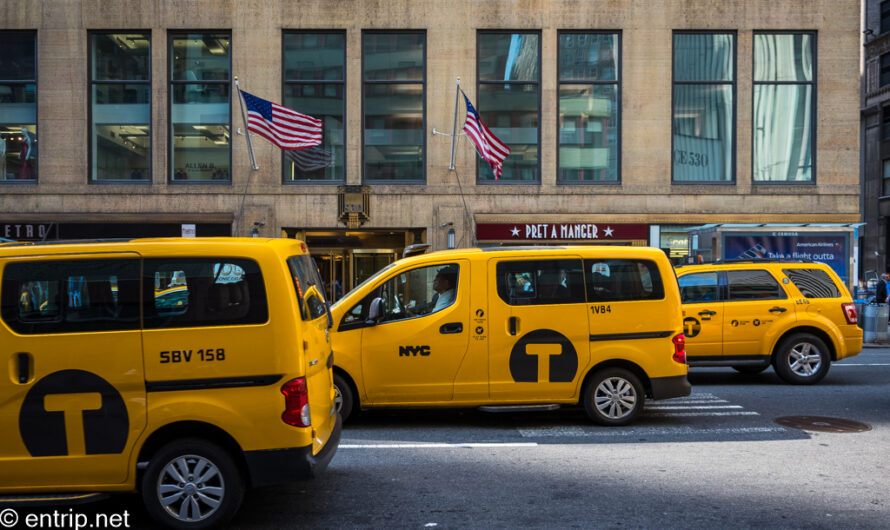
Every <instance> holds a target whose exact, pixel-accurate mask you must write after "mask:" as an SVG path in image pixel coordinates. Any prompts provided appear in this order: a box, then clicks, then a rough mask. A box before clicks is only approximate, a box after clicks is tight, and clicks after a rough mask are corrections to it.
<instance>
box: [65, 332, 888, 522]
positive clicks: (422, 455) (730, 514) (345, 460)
mask: <svg viewBox="0 0 890 530" xmlns="http://www.w3.org/2000/svg"><path fill="white" fill-rule="evenodd" d="M690 381H691V382H692V384H693V394H692V395H691V396H690V397H688V398H681V399H675V400H667V401H662V402H658V403H650V404H649V406H648V407H647V409H646V411H645V413H644V415H643V416H642V417H641V419H640V420H639V421H638V422H637V423H635V424H634V425H632V426H630V427H622V428H606V427H599V426H596V425H593V424H591V423H590V422H589V421H588V420H587V418H586V416H585V415H584V414H583V412H582V411H580V410H571V409H563V410H560V411H557V412H551V413H525V414H506V415H505V414H489V413H482V412H478V411H475V410H469V411H467V410H464V411H453V410H449V411H428V410H427V411H379V412H367V413H364V414H363V415H362V416H360V417H359V418H358V420H357V421H355V422H353V423H351V424H349V425H348V426H347V428H346V429H345V430H344V436H343V439H342V442H341V446H340V449H339V451H338V453H337V455H336V457H335V458H334V460H333V462H332V464H331V466H330V468H329V469H328V470H327V472H326V473H325V474H324V475H323V476H322V477H320V478H319V479H316V480H315V481H312V482H304V483H299V484H294V485H290V486H286V487H280V488H265V489H261V490H255V491H253V492H250V493H249V494H248V495H247V497H246V498H245V501H244V505H243V506H242V509H241V511H240V512H239V514H238V515H237V516H236V518H235V520H234V522H233V525H232V527H234V528H298V527H299V528H338V529H339V528H418V529H423V528H437V529H440V528H486V529H487V528H717V527H723V528H751V527H764V528H808V529H810V528H826V529H828V528H830V529H837V528H890V500H888V497H890V478H888V474H890V460H888V455H890V348H880V349H876V348H867V349H865V350H864V351H863V353H861V354H860V355H858V356H857V357H854V358H852V359H848V360H845V361H842V362H839V363H835V364H833V365H832V367H831V371H830V373H829V374H828V376H827V377H826V379H825V380H823V381H822V383H820V384H819V385H816V386H812V387H802V386H789V385H785V384H783V383H782V382H781V381H780V380H779V378H778V377H777V376H776V375H775V374H774V373H773V371H772V369H770V370H767V371H766V372H764V373H762V374H758V375H741V374H737V373H735V372H734V371H732V370H731V369H724V368H700V369H693V371H692V372H691V373H690ZM786 416H825V417H832V418H840V419H845V420H853V421H856V422H862V423H864V424H866V425H867V426H868V427H870V430H867V431H865V432H856V433H826V432H816V431H810V430H800V429H797V428H791V427H785V426H783V425H780V424H779V423H777V422H776V421H775V419H776V418H779V417H786ZM817 427H818V425H817ZM75 510H77V511H82V512H88V513H91V514H92V513H96V512H102V513H112V514H113V513H122V512H124V511H126V512H127V513H128V514H129V520H130V522H131V526H132V527H148V526H150V524H149V522H148V517H147V515H146V514H145V512H144V510H143V509H142V508H141V505H140V504H139V500H138V498H136V497H135V496H122V497H116V498H113V499H111V500H108V501H103V502H101V503H97V504H94V505H92V506H90V507H76V508H75Z"/></svg>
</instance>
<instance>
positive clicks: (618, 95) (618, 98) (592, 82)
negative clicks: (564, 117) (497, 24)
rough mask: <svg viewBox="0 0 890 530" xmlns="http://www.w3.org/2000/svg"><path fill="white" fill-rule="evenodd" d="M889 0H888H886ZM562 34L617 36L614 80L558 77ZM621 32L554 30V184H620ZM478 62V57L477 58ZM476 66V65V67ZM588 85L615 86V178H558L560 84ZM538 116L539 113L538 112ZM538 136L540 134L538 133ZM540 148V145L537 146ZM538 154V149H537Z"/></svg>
mask: <svg viewBox="0 0 890 530" xmlns="http://www.w3.org/2000/svg"><path fill="white" fill-rule="evenodd" d="M888 1H890V0H888ZM563 35H615V36H616V37H617V38H618V45H617V63H618V68H617V70H618V71H617V73H616V75H615V80H614V81H596V80H590V79H585V80H573V81H562V80H560V78H559V65H560V64H562V63H561V60H562V55H561V53H560V49H561V48H560V46H559V38H560V37H561V36H563ZM622 38H623V32H622V31H621V30H605V29H598V30H581V29H561V30H557V32H556V184H557V186H587V185H592V186H620V185H621V159H622V150H621V144H622V142H621V140H622V134H623V128H622V122H623V117H622V104H621V80H622V76H623V72H624V63H623V60H624V56H623V55H622V46H623V40H622ZM477 63H478V59H477ZM477 68H478V67H477ZM564 84H565V85H585V84H586V85H590V86H591V87H595V86H601V85H614V86H615V94H616V95H615V99H616V101H615V103H616V105H617V107H618V108H617V110H616V119H617V120H618V124H617V125H618V135H617V136H618V141H617V142H616V145H615V149H616V154H617V158H616V167H615V173H616V177H617V178H616V179H615V180H605V181H597V180H590V181H588V180H580V181H578V180H564V179H562V178H560V166H559V151H560V146H561V143H560V141H559V131H560V127H559V94H560V89H561V88H562V85H564ZM539 117H540V113H539ZM539 136H540V135H539ZM538 144H540V138H538ZM539 149H540V147H539ZM539 155H540V151H539ZM538 163H539V165H540V156H539V157H538Z"/></svg>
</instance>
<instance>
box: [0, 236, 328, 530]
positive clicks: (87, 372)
mask: <svg viewBox="0 0 890 530" xmlns="http://www.w3.org/2000/svg"><path fill="white" fill-rule="evenodd" d="M318 285H320V279H319V277H318V272H317V269H316V267H315V265H314V263H313V262H312V260H311V258H310V256H309V253H308V250H307V248H306V245H305V244H303V243H301V242H299V241H295V240H287V239H252V238H243V239H238V238H196V239H180V238H177V239H142V240H132V241H120V242H101V241H99V242H81V243H63V242H60V243H54V244H16V243H12V244H6V245H3V246H2V247H0V356H2V365H3V366H5V367H6V369H5V370H4V375H3V376H2V377H0V431H2V432H3V433H4V435H3V436H0V505H3V504H4V503H8V502H13V501H14V502H16V503H22V502H28V501H29V500H32V499H33V500H39V499H41V498H45V497H46V495H45V493H49V492H52V493H57V494H62V495H57V496H56V498H57V499H59V500H64V499H65V495H64V494H70V496H72V498H73V497H74V496H77V497H78V498H83V497H84V495H83V492H127V491H137V490H139V491H141V493H142V497H143V500H144V502H145V505H146V508H147V510H148V512H149V513H150V514H151V515H152V516H153V517H154V518H156V519H157V520H158V521H160V522H161V523H163V524H166V525H168V526H172V527H179V528H205V527H209V526H215V525H219V524H221V523H223V522H225V521H227V520H228V519H229V518H231V517H232V516H233V515H234V513H235V512H236V511H237V509H238V507H239V505H240V503H241V499H242V496H243V492H244V489H245V487H248V486H251V487H254V486H263V485H268V484H276V483H280V482H286V481H291V480H294V479H302V478H309V477H312V476H314V475H315V474H317V473H319V472H321V471H322V470H323V469H324V468H325V467H326V466H327V464H328V462H329V461H330V460H331V458H332V457H333V455H334V453H335V452H336V448H337V445H338V443H339V439H340V424H341V423H340V422H341V420H340V417H339V415H338V414H336V408H335V406H334V397H335V392H334V388H333V379H332V371H331V366H332V364H333V361H332V352H331V347H330V342H329V337H328V327H329V325H330V324H329V323H330V316H329V312H328V307H327V304H326V303H325V301H324V298H323V296H322V295H321V292H320V290H319V289H318V288H317V286H318ZM13 494H14V495H13ZM44 500H45V499H44Z"/></svg>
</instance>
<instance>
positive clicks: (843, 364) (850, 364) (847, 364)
mask: <svg viewBox="0 0 890 530" xmlns="http://www.w3.org/2000/svg"><path fill="white" fill-rule="evenodd" d="M835 366H890V363H867V364H863V363H856V364H854V363H835Z"/></svg>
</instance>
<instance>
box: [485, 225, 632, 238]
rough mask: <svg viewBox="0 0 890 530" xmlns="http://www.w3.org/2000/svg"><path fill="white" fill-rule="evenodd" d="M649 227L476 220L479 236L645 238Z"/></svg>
mask: <svg viewBox="0 0 890 530" xmlns="http://www.w3.org/2000/svg"><path fill="white" fill-rule="evenodd" d="M647 237H648V226H647V225H645V224H626V223H477V224H476V239H477V240H480V241H486V240H518V241H579V240H580V241H596V240H616V239H618V240H626V239H646V238H647Z"/></svg>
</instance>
